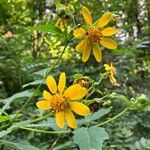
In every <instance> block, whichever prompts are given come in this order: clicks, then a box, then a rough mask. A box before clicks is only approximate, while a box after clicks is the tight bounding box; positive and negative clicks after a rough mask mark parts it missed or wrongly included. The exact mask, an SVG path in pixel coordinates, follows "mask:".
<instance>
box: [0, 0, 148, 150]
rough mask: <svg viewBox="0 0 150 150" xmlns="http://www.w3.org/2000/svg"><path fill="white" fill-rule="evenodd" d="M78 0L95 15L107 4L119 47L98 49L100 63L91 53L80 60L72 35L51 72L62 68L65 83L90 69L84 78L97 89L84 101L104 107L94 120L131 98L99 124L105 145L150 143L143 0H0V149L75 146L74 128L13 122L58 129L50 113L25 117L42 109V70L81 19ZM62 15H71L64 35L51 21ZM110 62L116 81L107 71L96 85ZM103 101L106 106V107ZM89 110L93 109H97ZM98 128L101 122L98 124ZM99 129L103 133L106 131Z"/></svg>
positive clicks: (116, 149) (138, 147) (141, 149)
mask: <svg viewBox="0 0 150 150" xmlns="http://www.w3.org/2000/svg"><path fill="white" fill-rule="evenodd" d="M82 5H84V6H86V7H88V8H89V9H90V11H91V12H92V16H94V17H95V18H94V19H95V20H96V19H98V17H99V16H101V15H102V14H103V12H105V11H110V12H112V14H113V16H114V17H113V19H112V20H111V22H110V24H111V25H114V26H117V28H119V30H120V32H119V33H118V35H117V36H116V39H117V41H118V43H119V44H118V45H119V46H118V49H116V50H114V51H107V50H104V49H102V51H103V60H102V62H101V63H100V64H97V63H96V62H95V61H94V59H93V58H91V59H90V60H89V61H88V62H87V63H86V64H83V63H82V62H81V59H80V57H81V56H80V54H78V53H76V52H75V50H74V47H75V45H76V43H77V42H76V40H73V41H72V42H71V43H70V45H69V46H68V47H67V49H66V51H65V54H64V55H63V57H62V59H61V62H60V63H59V64H57V65H56V67H55V69H52V70H51V72H50V74H51V75H53V76H55V77H58V75H59V74H60V72H62V71H65V72H66V73H67V76H68V81H69V83H68V84H71V83H73V82H74V78H73V76H74V75H75V74H78V75H79V74H80V75H82V76H89V77H90V79H89V83H90V86H93V88H94V89H95V91H94V93H92V94H91V95H90V97H89V100H90V101H89V102H91V101H92V102H93V101H94V102H95V103H94V105H91V104H89V105H90V106H96V109H98V110H99V111H100V112H99V113H100V114H103V115H102V116H98V117H97V118H96V119H95V120H94V119H93V120H92V123H93V124H94V123H95V124H96V123H99V122H102V121H105V120H106V117H107V118H111V117H113V116H115V114H117V113H120V112H121V111H122V110H123V108H124V107H125V106H127V107H128V106H130V107H129V110H130V111H129V112H126V113H125V114H124V115H123V116H121V117H120V118H118V119H117V120H114V121H113V122H110V123H108V124H104V125H103V126H102V127H104V128H105V130H106V131H107V133H108V134H109V140H106V141H105V142H104V145H103V149H104V150H108V149H109V150H120V149H121V150H147V149H149V147H150V125H149V120H150V117H149V116H150V93H149V90H150V82H149V81H150V60H149V58H150V37H149V35H150V25H149V22H150V1H149V0H143V1H140V0H123V1H120V0H99V1H97V0H91V1H88V0H83V1H80V0H64V1H59V0H56V1H53V0H41V1H39V0H30V1H29V0H0V7H1V8H0V114H1V115H0V131H1V132H0V137H1V139H0V149H2V150H10V149H31V150H32V149H33V150H38V149H40V150H48V149H56V150H59V149H61V150H63V149H64V150H65V149H79V147H78V146H77V145H76V144H77V143H78V141H77V140H75V141H76V142H74V143H73V139H72V138H71V136H72V133H69V134H65V133H64V134H56V135H55V134H50V135H49V134H46V133H40V132H32V131H26V130H23V129H21V128H19V129H17V128H18V127H20V126H21V127H24V126H25V127H37V128H38V129H44V130H46V129H52V130H54V131H58V128H57V127H56V125H55V123H54V120H53V118H49V119H47V120H44V121H41V122H39V123H35V124H34V122H32V123H31V120H29V118H30V119H35V118H37V117H38V116H41V115H43V114H44V112H42V111H39V110H38V109H37V108H36V106H35V103H36V101H37V99H40V97H41V96H42V94H41V93H42V91H43V89H45V88H46V86H45V83H44V81H43V76H44V75H45V73H46V71H47V70H49V68H50V67H51V66H52V65H53V64H54V63H55V61H56V60H57V58H58V57H59V56H60V54H61V52H62V51H63V48H64V43H65V42H66V41H67V40H69V39H70V38H71V36H72V31H73V29H75V28H76V27H77V26H80V24H81V23H82V21H83V20H82V17H81V14H80V13H79V12H80V9H81V7H82ZM66 15H67V16H68V17H69V21H68V28H67V31H65V32H68V33H67V34H65V35H67V37H66V36H65V35H64V34H63V33H62V31H61V30H60V29H58V28H56V27H55V26H54V25H55V23H56V22H57V20H58V19H59V18H61V17H62V16H66ZM43 26H44V28H43ZM44 31H46V32H44ZM110 62H113V63H114V65H115V66H116V68H117V81H118V86H112V85H111V84H110V83H109V81H108V79H107V77H106V78H105V77H104V79H103V80H102V82H101V84H100V85H99V84H98V81H99V80H100V79H101V77H102V74H103V73H104V68H103V64H105V63H110ZM99 70H100V71H99ZM74 77H75V76H74ZM76 77H77V76H76ZM76 77H75V78H76ZM78 77H79V76H78ZM39 84H41V86H40V87H39V88H38V89H37V90H36V92H35V94H34V96H33V97H32V101H31V103H30V105H28V107H27V108H26V110H24V111H23V112H22V113H23V114H22V113H20V114H19V115H18V116H17V119H16V120H17V121H20V122H19V123H18V124H17V122H16V123H12V122H11V121H13V120H12V118H13V116H14V115H15V114H16V112H17V110H19V109H20V108H21V107H22V105H23V104H24V103H25V101H26V98H27V97H30V96H31V95H32V93H34V89H36V88H37V87H38V85H39ZM105 96H106V97H105ZM112 107H113V108H112ZM111 108H112V109H111ZM103 109H110V110H107V111H108V113H107V111H106V113H105V112H103ZM109 111H110V113H109ZM94 115H95V116H96V115H97V114H96V112H95V113H94ZM22 116H23V117H22ZM21 117H22V118H21ZM25 120H28V121H25ZM79 122H80V123H81V125H83V127H82V129H83V130H82V132H83V131H84V130H85V128H84V126H85V123H84V122H86V123H87V122H88V120H84V119H83V120H82V119H80V118H79ZM82 123H83V124H82ZM88 123H89V124H90V122H88ZM7 125H8V126H7ZM10 125H12V126H10ZM23 125H24V126H23ZM7 127H8V128H7ZM97 128H98V130H103V128H101V127H97ZM16 129H17V130H16ZM80 129H81V128H80ZM77 132H79V131H77ZM77 132H76V133H77ZM103 132H104V131H103ZM76 136H77V135H76ZM105 137H106V138H105V139H107V135H105ZM101 140H102V139H101ZM75 143H76V144H75ZM81 144H82V143H81Z"/></svg>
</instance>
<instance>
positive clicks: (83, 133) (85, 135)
mask: <svg viewBox="0 0 150 150" xmlns="http://www.w3.org/2000/svg"><path fill="white" fill-rule="evenodd" d="M73 133H74V136H73V141H74V143H76V144H78V146H79V147H80V150H92V149H93V150H101V149H102V143H103V141H104V140H106V139H108V138H109V137H108V134H107V132H106V131H105V129H104V128H101V127H90V128H85V127H82V128H79V129H76V130H75V131H74V132H73Z"/></svg>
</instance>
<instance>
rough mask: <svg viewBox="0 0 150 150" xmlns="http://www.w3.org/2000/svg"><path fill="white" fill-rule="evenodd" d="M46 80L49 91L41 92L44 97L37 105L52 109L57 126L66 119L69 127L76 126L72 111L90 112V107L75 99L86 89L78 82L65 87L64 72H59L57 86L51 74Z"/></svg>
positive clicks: (85, 91) (60, 125)
mask: <svg viewBox="0 0 150 150" xmlns="http://www.w3.org/2000/svg"><path fill="white" fill-rule="evenodd" d="M46 82H47V86H48V88H49V90H50V92H48V91H44V92H43V97H44V99H43V100H41V101H39V102H37V103H36V105H37V107H38V108H39V109H42V110H51V111H54V112H55V117H56V124H57V125H58V127H60V128H63V127H64V124H65V121H66V122H67V124H68V126H69V127H71V128H76V127H77V122H76V119H75V117H74V114H73V112H75V113H77V114H79V115H81V116H87V115H89V114H90V109H89V108H88V107H87V106H86V105H84V104H82V103H79V102H77V101H76V100H78V99H81V98H83V97H84V96H85V95H86V94H87V92H88V91H87V89H86V88H84V87H81V86H80V85H79V84H74V85H72V86H70V87H69V88H67V89H65V86H66V75H65V73H61V75H60V77H59V82H58V86H57V84H56V81H55V79H54V78H53V77H52V76H48V77H47V79H46ZM64 89H65V90H64ZM72 111H73V112H72Z"/></svg>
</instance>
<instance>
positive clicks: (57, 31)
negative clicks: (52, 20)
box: [31, 24, 63, 35]
mask: <svg viewBox="0 0 150 150" xmlns="http://www.w3.org/2000/svg"><path fill="white" fill-rule="evenodd" d="M31 30H37V31H45V32H50V33H53V34H56V35H62V34H63V32H62V31H61V30H60V29H59V28H57V27H56V26H55V25H52V24H44V25H39V26H35V27H32V28H31Z"/></svg>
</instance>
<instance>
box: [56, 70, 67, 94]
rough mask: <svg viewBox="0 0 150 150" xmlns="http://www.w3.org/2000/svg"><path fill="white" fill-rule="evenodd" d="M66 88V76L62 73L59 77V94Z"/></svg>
mask: <svg viewBox="0 0 150 150" xmlns="http://www.w3.org/2000/svg"><path fill="white" fill-rule="evenodd" d="M65 86H66V74H65V73H64V72H63V73H61V75H60V77H59V82H58V91H59V93H62V92H63V91H64V88H65Z"/></svg>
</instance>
